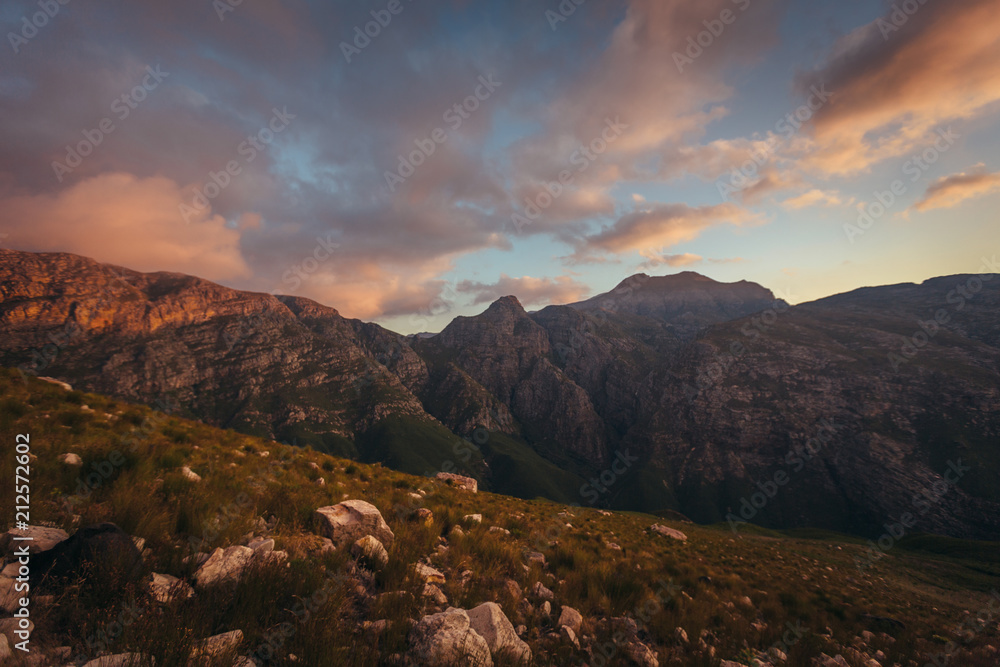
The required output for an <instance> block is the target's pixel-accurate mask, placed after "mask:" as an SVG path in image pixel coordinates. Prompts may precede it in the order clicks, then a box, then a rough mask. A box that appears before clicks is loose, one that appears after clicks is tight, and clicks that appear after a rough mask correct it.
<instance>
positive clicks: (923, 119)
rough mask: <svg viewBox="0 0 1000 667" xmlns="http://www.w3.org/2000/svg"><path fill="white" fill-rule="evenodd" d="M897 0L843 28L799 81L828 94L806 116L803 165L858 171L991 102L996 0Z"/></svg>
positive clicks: (999, 35)
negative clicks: (909, 8) (910, 9)
mask: <svg viewBox="0 0 1000 667" xmlns="http://www.w3.org/2000/svg"><path fill="white" fill-rule="evenodd" d="M901 4H903V3H897V4H894V5H893V6H892V8H891V9H890V10H888V13H887V14H886V15H885V16H883V17H880V18H879V19H877V20H876V21H873V22H872V23H869V24H867V25H864V26H862V27H860V28H858V29H856V30H855V31H853V32H852V33H850V34H849V35H847V36H845V37H844V38H843V39H841V41H840V42H839V43H838V45H837V46H836V48H835V50H834V52H833V53H832V54H831V56H830V57H829V58H828V60H827V61H826V62H825V63H824V64H823V65H822V66H821V67H819V68H818V69H817V70H815V71H813V72H811V73H809V74H807V75H805V76H803V77H802V78H801V80H800V85H801V87H802V88H804V89H805V88H808V87H809V86H811V85H817V84H824V85H826V87H827V88H828V90H829V91H830V92H831V93H832V94H833V98H832V99H831V100H830V102H829V103H828V104H826V105H825V106H823V107H822V108H821V109H819V110H818V111H817V112H816V115H815V117H814V118H813V120H812V122H811V130H812V135H811V139H812V141H811V145H809V146H807V147H806V150H805V151H803V152H802V153H801V158H802V164H803V165H804V166H806V167H808V168H811V169H814V170H816V171H818V172H820V173H822V174H828V175H843V174H852V173H856V172H861V171H866V170H868V169H869V168H870V167H871V166H872V165H874V164H876V163H878V162H880V161H882V160H885V159H888V158H891V157H896V156H901V155H904V154H906V153H907V152H909V151H911V150H914V149H916V148H917V147H920V146H922V145H925V144H926V143H928V140H929V139H930V138H931V136H932V135H933V133H934V131H935V130H936V129H938V128H940V127H942V126H945V127H946V126H947V125H948V124H949V123H953V122H958V121H961V120H966V119H971V118H975V117H977V116H980V115H982V114H984V113H986V112H987V111H988V110H990V109H991V108H993V105H994V104H995V103H996V102H997V101H998V100H1000V68H998V67H997V66H996V63H997V62H1000V13H998V12H997V8H996V2H995V0H954V1H953V2H946V3H945V2H928V3H926V4H924V3H921V4H920V5H919V8H918V9H917V11H916V12H915V13H914V14H912V15H907V14H905V13H903V11H902V9H900V8H899V5H901Z"/></svg>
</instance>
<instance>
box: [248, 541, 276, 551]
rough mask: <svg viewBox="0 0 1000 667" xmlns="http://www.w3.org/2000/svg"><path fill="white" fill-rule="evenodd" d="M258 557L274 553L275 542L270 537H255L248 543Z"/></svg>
mask: <svg viewBox="0 0 1000 667" xmlns="http://www.w3.org/2000/svg"><path fill="white" fill-rule="evenodd" d="M247 546H248V547H250V548H251V549H253V552H254V553H255V554H257V555H263V554H266V553H270V552H272V551H274V540H273V539H271V538H269V537H255V538H253V539H252V540H250V541H249V542H248V543H247Z"/></svg>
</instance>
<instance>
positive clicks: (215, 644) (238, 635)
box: [190, 630, 243, 665]
mask: <svg viewBox="0 0 1000 667" xmlns="http://www.w3.org/2000/svg"><path fill="white" fill-rule="evenodd" d="M242 642H243V631H242V630H233V631H232V632H224V633H223V634H221V635H215V636H213V637H209V638H208V639H202V640H201V641H197V642H195V643H194V645H193V646H192V647H191V660H190V662H191V664H194V665H198V664H202V663H207V662H211V661H215V660H218V659H219V658H224V657H226V656H234V657H235V654H236V649H237V648H239V645H240V644H241V643H242Z"/></svg>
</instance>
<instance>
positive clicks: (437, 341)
mask: <svg viewBox="0 0 1000 667" xmlns="http://www.w3.org/2000/svg"><path fill="white" fill-rule="evenodd" d="M0 279H2V280H0V283H2V287H0V298H2V300H0V333H2V342H0V364H2V365H7V366H12V367H21V368H22V369H25V370H26V371H27V372H28V373H34V374H39V375H48V376H52V377H56V378H58V379H61V380H64V381H67V382H69V383H70V384H72V385H74V386H78V387H80V388H83V389H86V390H90V391H99V392H103V393H106V394H109V395H114V396H119V397H122V398H127V399H129V400H136V401H140V402H144V403H147V404H152V403H153V402H154V401H156V400H157V399H167V398H169V399H170V400H171V401H172V402H174V403H176V404H177V405H179V406H180V408H181V414H183V415H186V416H189V417H193V418H197V419H200V420H202V421H205V422H206V423H209V424H212V425H216V426H223V427H227V428H233V429H237V430H239V431H242V432H244V433H249V434H254V435H260V436H263V437H268V438H273V439H276V440H283V441H287V442H292V443H295V444H298V445H309V446H312V447H314V448H316V449H319V450H321V451H325V452H330V453H333V454H337V455H340V456H348V457H351V458H355V459H359V460H362V461H369V462H375V461H379V462H382V463H385V464H386V465H389V466H391V467H393V468H396V469H399V470H403V471H407V472H411V473H416V474H431V473H433V472H436V471H442V470H443V471H446V472H464V473H467V474H471V475H473V476H475V477H477V478H478V479H479V480H480V482H481V484H482V486H483V488H486V489H491V490H495V491H498V492H502V493H507V494H511V495H515V496H518V497H522V498H534V497H536V496H544V497H547V498H552V499H555V500H559V501H562V502H567V503H576V504H581V505H585V506H600V507H610V508H619V509H629V510H639V511H647V512H655V513H660V514H662V515H672V516H676V515H677V514H678V513H680V514H681V515H683V516H687V517H689V518H691V519H693V520H696V521H699V522H703V523H712V522H720V521H726V522H728V523H729V524H730V525H731V526H733V527H734V529H737V530H739V529H742V526H743V523H742V522H743V521H750V522H754V523H759V524H761V525H765V526H769V527H775V528H784V527H794V526H812V527H819V528H826V529H831V530H838V531H843V532H853V533H860V534H865V535H868V536H872V537H877V536H879V535H880V534H881V533H882V532H883V531H884V530H885V526H886V524H892V522H893V521H897V520H898V519H899V517H900V516H901V515H902V514H904V513H909V514H911V515H914V516H915V517H917V519H918V521H917V522H916V525H915V526H914V527H913V528H912V530H922V531H927V532H936V533H941V534H945V535H952V536H955V537H968V538H979V539H989V538H994V539H995V538H997V537H1000V492H998V491H997V489H996V486H995V485H994V484H993V483H992V481H993V479H994V476H995V475H996V473H997V472H1000V449H998V446H997V442H998V436H1000V348H998V340H1000V334H998V327H1000V316H998V313H1000V308H998V306H1000V280H994V281H992V282H991V281H985V282H982V281H980V282H979V283H978V285H979V287H978V288H977V289H976V291H975V292H974V293H972V292H970V289H971V288H970V287H969V285H972V286H975V285H976V283H975V282H974V281H976V280H979V279H978V278H975V277H972V276H950V277H944V278H936V279H933V280H929V281H926V282H925V283H923V284H921V285H912V284H908V285H892V286H885V287H876V288H865V289H862V290H857V291H855V292H851V293H848V294H842V295H837V296H834V297H830V298H828V299H823V300H820V301H816V302H812V303H808V304H801V305H797V306H789V305H788V304H786V303H785V302H784V301H781V300H780V299H775V298H774V295H773V294H772V293H771V292H770V291H768V290H766V289H765V288H763V287H761V286H759V285H755V284H753V283H747V282H740V283H733V284H724V283H718V282H716V281H713V280H711V279H708V278H705V277H703V276H699V275H698V274H693V273H690V272H685V273H682V274H678V275H677V276H664V277H659V278H658V277H645V276H641V275H640V276H633V277H632V278H630V279H628V280H626V281H624V282H623V283H622V284H620V285H619V286H618V287H616V288H615V289H614V290H612V291H611V292H609V293H608V294H606V295H601V296H599V297H595V298H594V299H590V300H588V301H585V302H582V303H578V304H572V305H569V306H550V307H548V308H545V309H543V310H541V311H538V312H535V313H527V312H526V311H525V310H524V309H523V308H522V306H521V304H520V303H519V302H518V301H517V299H516V298H514V297H504V298H502V299H499V300H498V301H497V302H495V303H494V304H492V305H491V306H490V307H489V308H488V309H487V310H486V311H485V312H483V313H481V314H480V315H477V316H474V317H459V318H456V319H455V320H454V321H453V322H451V323H450V324H449V325H448V326H447V327H446V328H445V329H444V330H443V331H442V332H440V333H439V334H437V335H434V336H428V337H415V336H411V337H406V336H400V335H397V334H395V333H393V332H391V331H388V330H386V329H384V328H382V327H379V326H378V325H375V324H370V323H364V322H360V321H357V320H350V319H347V318H344V317H342V316H340V315H339V313H337V311H336V310H334V309H333V308H328V307H325V306H322V305H319V304H317V303H315V302H312V301H309V300H307V299H301V298H296V297H276V296H271V295H266V294H254V293H248V292H241V291H238V290H232V289H228V288H224V287H221V286H218V285H214V284H212V283H209V282H207V281H204V280H200V279H198V278H193V277H189V276H181V275H177V274H169V273H155V274H141V273H137V272H134V271H129V270H127V269H121V268H118V267H110V266H105V265H102V264H99V263H97V262H94V261H92V260H88V259H85V258H81V257H76V256H73V255H65V254H37V255H36V254H32V253H24V252H15V251H0ZM963 293H964V294H965V295H966V296H963ZM936 316H937V317H938V318H939V322H940V323H937V324H935V323H933V320H934V318H935V317H936ZM935 327H936V328H935ZM925 330H926V331H927V332H928V333H923V332H924V331H925ZM906 340H909V341H910V342H909V343H908V344H907V343H905V341H906ZM918 346H919V347H918ZM810 450H812V451H811V452H810ZM955 470H960V471H961V475H960V477H959V478H958V479H955V476H956V475H957V474H958V473H956V472H955Z"/></svg>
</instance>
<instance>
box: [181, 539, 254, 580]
mask: <svg viewBox="0 0 1000 667" xmlns="http://www.w3.org/2000/svg"><path fill="white" fill-rule="evenodd" d="M252 560H253V549H251V548H249V547H243V546H232V547H227V548H226V549H216V550H215V551H213V552H212V554H211V555H210V556H209V557H208V560H206V561H205V562H204V563H202V564H201V567H199V568H198V571H197V572H195V573H194V580H195V583H196V584H198V586H212V585H214V584H218V583H222V582H226V581H234V580H236V579H238V578H239V577H240V575H241V574H243V570H245V569H246V567H247V566H248V565H249V564H250V562H251V561H252Z"/></svg>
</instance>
